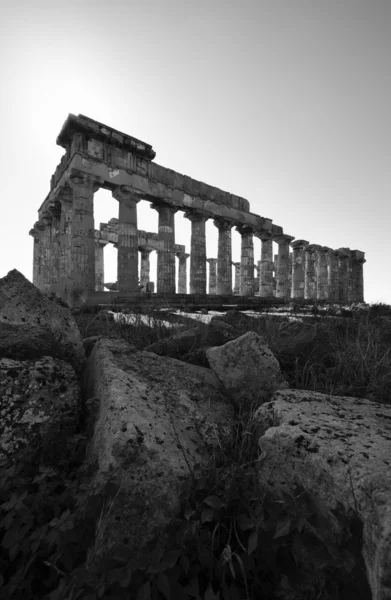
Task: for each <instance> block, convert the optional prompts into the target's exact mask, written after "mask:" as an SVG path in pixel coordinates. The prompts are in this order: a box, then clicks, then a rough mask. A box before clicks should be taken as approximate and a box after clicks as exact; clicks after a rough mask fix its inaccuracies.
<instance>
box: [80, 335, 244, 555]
mask: <svg viewBox="0 0 391 600" xmlns="http://www.w3.org/2000/svg"><path fill="white" fill-rule="evenodd" d="M85 386H86V389H87V390H88V395H89V397H90V398H95V399H96V400H95V403H96V410H97V413H96V420H95V427H94V433H93V437H92V439H91V443H90V451H89V461H91V462H92V463H95V464H96V465H97V466H98V473H100V474H101V475H102V474H105V473H113V474H115V473H117V474H119V475H118V477H119V479H120V481H121V488H120V491H119V493H118V496H117V498H116V500H115V502H114V504H113V506H112V508H111V511H110V514H109V515H108V517H107V519H106V521H105V524H104V525H102V528H101V531H100V533H99V535H98V537H97V539H98V540H99V541H98V542H97V547H96V548H95V551H96V555H97V556H99V555H100V553H103V554H104V553H105V552H107V551H109V550H110V548H111V547H112V546H115V545H116V544H118V543H120V542H122V543H124V544H126V546H127V548H128V549H129V550H130V551H132V552H134V553H137V552H138V551H141V550H142V548H144V547H145V544H147V543H148V542H149V541H151V540H153V539H154V537H155V536H156V535H157V534H158V533H162V532H163V533H164V530H165V528H166V527H168V526H169V525H170V524H171V523H172V520H173V519H174V518H175V517H177V516H178V511H179V509H180V492H181V489H182V488H183V485H184V483H186V482H188V481H189V478H190V476H191V470H192V468H193V467H194V464H195V463H196V462H203V460H204V459H205V460H206V456H207V455H208V453H210V452H212V451H214V450H215V449H216V448H217V447H218V445H219V443H220V440H222V443H223V444H228V445H229V444H230V440H231V439H232V412H233V410H232V407H230V406H229V404H228V403H227V400H226V397H225V395H224V391H223V389H222V386H221V384H220V383H219V381H218V379H217V378H216V376H215V375H214V373H213V372H212V371H211V370H210V369H205V368H203V367H198V366H194V365H189V364H186V363H184V362H181V361H178V360H175V359H172V358H166V357H160V356H158V355H156V354H153V353H152V352H145V351H144V352H140V351H138V350H136V349H135V348H134V346H131V345H130V344H128V343H127V342H125V341H124V340H114V339H100V340H98V341H97V342H96V343H95V345H94V347H93V350H92V352H91V355H90V357H89V359H88V361H87V366H86V371H85ZM203 452H206V455H204V456H203V454H202V453H203ZM99 544H100V546H99V547H98V545H99Z"/></svg>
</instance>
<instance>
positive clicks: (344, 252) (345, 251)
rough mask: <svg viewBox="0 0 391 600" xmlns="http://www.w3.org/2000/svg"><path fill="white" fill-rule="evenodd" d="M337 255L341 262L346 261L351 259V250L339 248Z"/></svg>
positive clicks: (336, 251)
mask: <svg viewBox="0 0 391 600" xmlns="http://www.w3.org/2000/svg"><path fill="white" fill-rule="evenodd" d="M335 254H336V256H337V257H338V258H340V259H341V260H344V259H345V258H350V248H338V249H337V250H335Z"/></svg>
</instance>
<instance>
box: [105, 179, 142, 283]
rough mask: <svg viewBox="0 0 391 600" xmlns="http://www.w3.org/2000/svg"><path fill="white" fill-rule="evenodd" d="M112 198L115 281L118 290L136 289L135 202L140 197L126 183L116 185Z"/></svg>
mask: <svg viewBox="0 0 391 600" xmlns="http://www.w3.org/2000/svg"><path fill="white" fill-rule="evenodd" d="M112 194H113V198H115V199H116V200H118V203H119V208H118V257H117V282H118V290H119V291H120V292H137V291H138V234H137V203H138V202H139V201H140V198H138V197H137V196H135V195H134V193H132V189H131V188H130V187H128V186H126V185H120V186H118V187H116V188H115V189H114V190H113V192H112Z"/></svg>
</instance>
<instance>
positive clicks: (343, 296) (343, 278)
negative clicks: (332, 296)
mask: <svg viewBox="0 0 391 600" xmlns="http://www.w3.org/2000/svg"><path fill="white" fill-rule="evenodd" d="M337 253H338V254H337V257H338V263H339V300H340V302H348V301H349V259H350V248H338V250H337Z"/></svg>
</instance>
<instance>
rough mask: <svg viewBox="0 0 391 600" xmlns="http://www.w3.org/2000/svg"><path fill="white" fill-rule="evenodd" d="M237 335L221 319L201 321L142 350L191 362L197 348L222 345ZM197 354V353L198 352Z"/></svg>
mask: <svg viewBox="0 0 391 600" xmlns="http://www.w3.org/2000/svg"><path fill="white" fill-rule="evenodd" d="M237 336H238V333H237V332H236V330H235V329H234V328H233V327H232V326H231V325H228V324H227V323H224V322H223V321H218V320H216V321H211V322H210V323H209V324H208V325H206V324H204V323H201V324H200V325H198V326H197V327H193V328H192V329H187V330H186V331H181V332H179V333H176V334H174V335H172V336H170V337H168V338H163V339H161V340H159V341H158V342H155V343H154V344H151V345H149V346H147V347H146V348H145V349H144V350H145V351H147V352H154V353H155V354H159V355H160V356H171V357H172V358H178V359H183V360H185V361H189V362H192V358H193V357H194V355H195V354H197V353H196V351H197V350H199V349H200V348H205V347H208V346H222V345H223V344H226V343H227V342H229V341H231V340H234V339H235V338H236V337H237ZM198 354H199V353H198Z"/></svg>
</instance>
